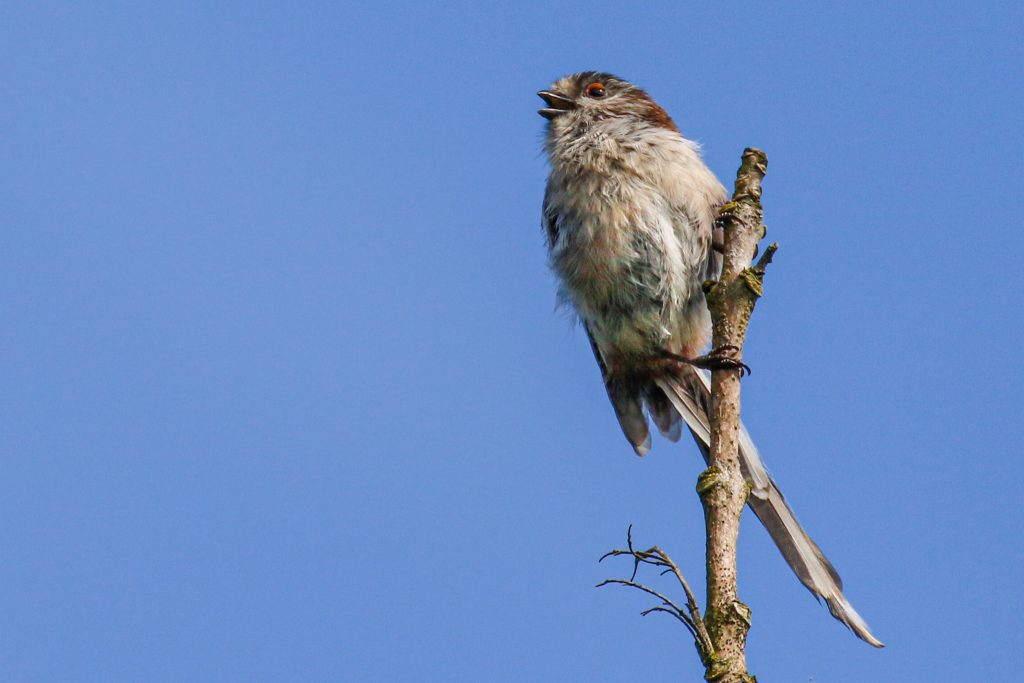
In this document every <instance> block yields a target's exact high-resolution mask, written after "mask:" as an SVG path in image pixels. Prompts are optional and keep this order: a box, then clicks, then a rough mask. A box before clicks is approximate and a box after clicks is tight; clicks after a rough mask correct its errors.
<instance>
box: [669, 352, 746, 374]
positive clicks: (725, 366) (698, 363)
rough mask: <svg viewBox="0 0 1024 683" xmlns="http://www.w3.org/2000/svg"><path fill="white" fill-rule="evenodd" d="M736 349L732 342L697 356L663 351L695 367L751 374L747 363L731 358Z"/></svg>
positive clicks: (671, 357)
mask: <svg viewBox="0 0 1024 683" xmlns="http://www.w3.org/2000/svg"><path fill="white" fill-rule="evenodd" d="M738 351H739V349H738V348H737V347H735V346H733V345H732V344H726V345H724V346H719V347H718V348H717V349H713V350H712V351H711V353H708V354H705V355H703V356H697V357H696V358H687V357H686V356H680V355H679V354H677V353H671V352H669V351H666V352H665V357H666V358H668V359H669V360H673V361H675V362H677V363H685V364H686V365H692V366H693V367H695V368H703V369H705V370H712V371H714V370H739V371H740V377H742V376H743V375H749V374H751V372H752V371H751V369H750V366H749V365H747V364H746V363H744V362H743V361H741V360H739V359H738V358H733V356H732V355H731V354H734V353H737V352H738Z"/></svg>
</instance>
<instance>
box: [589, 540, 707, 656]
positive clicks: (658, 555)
mask: <svg viewBox="0 0 1024 683" xmlns="http://www.w3.org/2000/svg"><path fill="white" fill-rule="evenodd" d="M626 544H627V548H628V549H627V550H619V549H616V550H610V551H609V552H607V553H605V554H604V555H602V556H601V559H600V560H598V562H601V561H603V560H604V559H605V558H606V557H618V556H620V555H629V556H630V557H632V558H633V575H632V576H631V577H630V578H629V579H605V580H604V581H602V582H601V583H599V584H597V588H600V587H601V586H607V585H609V584H619V585H622V586H629V587H631V588H636V589H638V590H641V591H643V592H645V593H648V594H649V595H653V596H654V597H656V598H658V599H659V600H661V605H658V606H655V607H650V608H648V609H646V610H644V611H643V612H641V613H640V615H641V616H647V615H648V614H650V613H652V612H665V613H666V614H670V615H672V616H673V617H675V618H676V619H678V620H679V621H680V622H682V624H683V625H684V626H686V630H687V631H689V632H690V635H691V636H693V643H694V645H695V646H696V647H697V653H698V654H699V655H700V661H701V662H703V663H704V666H705V668H707V669H708V670H709V671H710V670H711V667H712V666H713V664H714V662H716V657H715V650H714V647H713V646H712V644H711V637H710V636H709V635H708V630H707V627H706V626H705V625H704V620H703V619H702V618H701V616H700V608H699V607H698V606H697V599H696V598H695V597H694V595H693V591H692V590H691V589H690V584H688V583H687V582H686V578H685V577H684V576H683V573H682V572H681V571H680V570H679V566H678V565H676V563H675V562H674V561H673V560H672V558H671V557H669V555H668V553H666V552H665V551H664V550H662V549H661V548H659V547H658V546H653V547H651V548H648V549H647V550H637V549H636V548H634V547H633V526H632V525H630V527H629V530H628V531H627V532H626ZM641 564H649V565H652V566H654V567H662V568H664V571H662V572H661V573H662V574H667V573H669V572H671V573H672V574H674V575H675V577H676V581H678V582H679V585H680V586H682V588H683V592H684V593H685V594H686V610H685V611H684V610H683V608H682V607H680V606H679V605H677V604H676V603H675V602H674V601H673V600H672V599H671V598H668V597H666V596H664V595H662V594H661V593H659V592H658V591H656V590H654V589H652V588H648V587H647V586H645V585H643V584H641V583H637V582H636V581H634V579H636V573H637V570H638V569H639V568H640V565H641Z"/></svg>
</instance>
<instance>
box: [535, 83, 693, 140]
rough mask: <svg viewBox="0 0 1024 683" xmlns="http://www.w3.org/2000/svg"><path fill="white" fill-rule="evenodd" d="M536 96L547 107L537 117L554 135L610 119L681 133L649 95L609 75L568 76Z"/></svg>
mask: <svg viewBox="0 0 1024 683" xmlns="http://www.w3.org/2000/svg"><path fill="white" fill-rule="evenodd" d="M537 95H538V96H539V97H540V98H541V99H543V100H544V103H545V104H546V105H547V106H546V107H544V108H543V109H540V110H539V111H538V112H537V113H538V114H540V115H541V116H543V117H544V118H546V119H547V120H548V121H549V124H548V127H549V130H550V131H551V132H555V131H556V130H569V129H574V130H579V129H585V128H587V127H589V126H592V125H594V124H596V123H598V122H601V121H606V120H609V119H615V120H621V121H634V122H636V123H638V124H647V125H652V126H656V127H661V128H668V129H670V130H678V129H677V128H676V125H675V123H673V121H672V119H671V118H670V117H669V115H668V114H667V113H666V112H665V110H664V109H662V108H661V107H659V106H658V105H657V104H656V103H655V102H654V100H652V99H651V97H650V95H648V94H647V93H646V92H644V91H643V90H642V89H640V88H638V87H637V86H635V85H633V84H632V83H630V82H628V81H624V80H622V79H621V78H618V77H616V76H613V75H611V74H609V73H602V72H600V71H582V72H580V73H576V74H572V75H569V76H565V77H564V78H560V79H558V80H557V81H555V82H554V83H552V84H551V87H550V88H548V89H547V90H541V91H540V92H538V93H537Z"/></svg>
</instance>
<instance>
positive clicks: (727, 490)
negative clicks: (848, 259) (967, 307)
mask: <svg viewBox="0 0 1024 683" xmlns="http://www.w3.org/2000/svg"><path fill="white" fill-rule="evenodd" d="M767 165H768V159H767V157H766V156H765V154H764V152H762V151H760V150H757V149H751V148H748V149H747V150H745V151H744V153H743V161H742V163H741V164H740V168H739V171H737V173H736V186H735V191H734V193H733V197H732V200H731V201H729V202H727V203H726V204H725V205H724V206H723V207H722V208H721V210H720V212H719V223H720V225H721V227H722V231H723V234H724V243H723V246H722V253H723V257H724V264H723V267H722V275H721V277H720V278H719V279H718V281H716V282H708V283H705V294H706V296H707V302H708V309H709V310H710V311H711V320H712V325H713V333H712V346H713V351H712V353H719V354H721V355H725V352H726V350H728V351H729V356H730V357H732V358H733V359H734V360H735V361H738V362H739V363H742V358H743V343H744V340H745V338H746V332H747V326H748V325H749V323H750V316H751V314H752V313H753V310H754V304H755V303H756V302H757V299H758V297H760V296H761V294H762V292H763V283H764V273H765V268H766V267H767V266H768V264H769V263H771V260H772V257H773V256H774V254H775V251H776V250H777V249H778V245H776V244H772V245H771V246H769V247H768V248H767V249H765V252H764V254H763V255H762V256H761V259H760V260H759V261H758V263H757V265H756V266H753V267H752V266H751V265H750V262H751V260H752V259H753V257H754V255H755V254H756V251H757V243H758V241H759V240H760V239H761V238H762V237H763V236H764V234H765V228H764V225H763V224H762V222H761V218H762V209H761V201H760V200H761V181H762V179H763V178H764V175H765V172H766V171H767ZM741 368H742V366H741V367H740V368H725V369H716V370H714V371H713V372H712V374H711V413H710V416H709V417H710V422H711V454H710V457H709V458H708V469H707V470H705V471H704V472H703V473H702V474H701V476H700V478H699V479H698V481H697V492H698V493H699V494H700V498H701V503H702V504H703V506H704V520H705V530H706V534H707V596H708V604H707V614H706V615H705V617H704V622H705V624H706V626H707V630H708V634H709V636H710V638H711V642H712V645H713V647H714V652H715V653H716V655H717V660H718V663H719V665H720V667H721V668H720V670H719V671H718V672H716V674H717V677H716V680H717V681H720V683H747V682H749V681H751V680H752V677H751V676H750V674H749V673H747V664H746V654H745V648H746V641H747V632H748V631H749V629H750V609H749V608H748V607H747V606H746V605H744V604H743V603H742V602H740V600H739V596H738V592H737V588H736V545H737V541H738V538H739V524H740V515H741V514H742V512H743V506H744V505H745V504H746V500H747V494H748V488H747V484H746V482H745V481H744V479H743V473H742V470H741V468H740V459H739V433H740V377H741V376H742V369H741ZM710 673H711V672H710V671H709V672H708V674H710ZM709 680H710V679H709Z"/></svg>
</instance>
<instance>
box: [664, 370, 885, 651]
mask: <svg viewBox="0 0 1024 683" xmlns="http://www.w3.org/2000/svg"><path fill="white" fill-rule="evenodd" d="M655 385H656V386H657V388H658V389H659V390H660V392H659V393H661V394H662V395H663V396H664V397H665V398H666V399H667V400H668V402H669V403H670V404H671V406H672V407H673V408H674V409H675V411H676V412H678V414H679V416H681V417H682V419H683V421H684V422H685V423H686V425H687V426H688V427H689V428H690V431H691V432H692V433H693V437H694V440H695V441H696V442H697V445H698V446H700V449H701V452H702V453H703V454H704V460H705V461H707V460H708V457H709V454H710V447H711V426H710V422H709V420H708V412H709V410H710V404H711V384H710V381H709V380H708V377H707V375H706V374H705V373H703V372H701V371H699V370H696V369H694V368H692V367H685V366H684V367H683V368H682V369H681V372H680V373H679V374H678V375H676V376H674V377H662V378H659V379H657V380H655ZM648 409H649V411H650V412H651V414H652V415H653V416H655V421H656V423H658V426H659V427H660V426H661V424H662V423H665V424H669V423H670V422H669V420H668V418H666V417H664V407H663V406H660V405H651V402H650V401H648ZM655 411H658V412H655ZM659 415H660V417H659ZM739 457H740V467H741V469H742V470H743V476H744V478H745V479H746V480H747V482H748V483H749V485H750V496H749V498H748V499H747V504H748V505H750V508H751V509H752V510H753V511H754V514H755V515H757V518H758V519H759V520H761V523H762V524H763V525H764V527H765V529H767V530H768V533H769V535H770V536H771V537H772V540H773V541H775V545H776V546H778V548H779V550H780V551H781V552H782V556H783V557H784V558H785V559H786V562H787V563H788V564H789V566H790V568H792V570H793V572H794V573H795V574H796V575H797V577H798V578H799V579H800V581H801V583H803V584H804V586H806V587H807V589H808V590H810V591H811V593H812V594H814V596H815V597H816V598H818V599H824V600H825V603H826V604H827V605H828V610H829V612H831V613H832V616H834V617H835V618H836V619H838V620H839V621H841V622H843V623H844V624H846V626H847V627H849V629H850V630H851V631H853V632H854V633H855V634H856V635H857V637H858V638H860V639H861V640H863V641H865V642H867V643H869V644H871V645H873V646H875V647H883V645H882V643H881V642H880V641H879V640H878V639H877V638H875V637H874V636H873V635H872V634H871V629H870V628H869V627H868V625H867V623H865V622H864V619H863V618H861V616H860V615H859V614H858V613H857V611H856V610H855V609H854V608H853V606H852V605H851V604H850V603H849V602H848V601H847V600H846V598H845V596H843V582H842V579H840V578H839V574H838V572H836V570H835V568H834V567H833V566H832V563H831V562H829V561H828V558H826V557H825V554H824V553H823V552H821V549H820V548H819V547H818V545H817V544H816V543H815V542H814V541H813V540H812V539H811V537H810V536H808V535H807V532H806V531H804V529H803V527H802V526H800V522H798V521H797V519H796V516H795V515H794V514H793V510H792V509H790V507H789V505H788V504H787V503H786V499H785V498H784V497H783V495H782V491H780V490H779V487H778V486H777V485H776V484H775V482H774V481H773V480H772V478H771V477H770V476H769V475H768V471H767V470H766V469H765V467H764V463H763V462H762V461H761V456H760V454H759V453H758V452H757V447H756V446H755V445H754V442H753V440H752V439H751V438H750V435H749V434H748V433H747V430H746V428H745V427H743V426H742V425H741V426H740V444H739Z"/></svg>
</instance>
